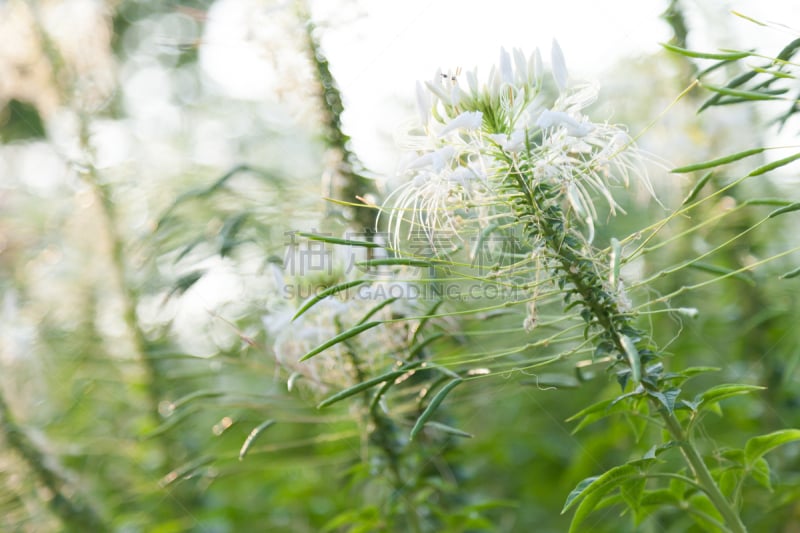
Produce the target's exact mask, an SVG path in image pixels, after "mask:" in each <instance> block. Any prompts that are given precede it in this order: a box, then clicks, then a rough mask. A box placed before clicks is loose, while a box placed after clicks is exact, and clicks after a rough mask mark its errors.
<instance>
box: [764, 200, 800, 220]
mask: <svg viewBox="0 0 800 533" xmlns="http://www.w3.org/2000/svg"><path fill="white" fill-rule="evenodd" d="M798 209H800V202H795V203H793V204H790V205H787V206H785V207H781V208H780V209H776V210H775V211H773V212H772V213H770V214H769V215H767V218H774V217H776V216H778V215H782V214H784V213H791V212H792V211H797V210H798Z"/></svg>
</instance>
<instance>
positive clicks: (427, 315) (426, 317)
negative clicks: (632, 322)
mask: <svg viewBox="0 0 800 533" xmlns="http://www.w3.org/2000/svg"><path fill="white" fill-rule="evenodd" d="M443 303H444V300H436V301H435V302H433V305H432V306H430V307H429V308H428V309H426V310H425V312H424V313H423V314H422V318H421V319H420V320H419V324H417V327H416V329H414V335H413V336H412V337H411V342H410V343H409V344H411V345H413V344H414V343H415V342H417V338H418V337H419V335H420V333H421V332H422V330H423V329H424V328H425V325H426V324H427V323H428V322H430V320H431V319H432V318H433V317H434V315H436V312H437V311H438V310H439V307H440V306H441V305H442V304H443Z"/></svg>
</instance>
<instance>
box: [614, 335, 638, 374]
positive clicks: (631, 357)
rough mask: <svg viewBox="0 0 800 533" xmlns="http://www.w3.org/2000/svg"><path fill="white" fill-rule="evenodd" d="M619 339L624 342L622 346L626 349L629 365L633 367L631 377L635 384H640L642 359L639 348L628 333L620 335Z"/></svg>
mask: <svg viewBox="0 0 800 533" xmlns="http://www.w3.org/2000/svg"><path fill="white" fill-rule="evenodd" d="M619 340H620V342H621V343H622V348H623V349H624V350H625V356H626V357H627V359H628V365H630V368H631V378H632V379H633V383H634V385H639V383H640V382H641V381H642V359H641V358H640V357H639V350H637V349H636V345H635V344H634V343H633V341H632V340H631V338H630V337H628V336H627V335H620V336H619Z"/></svg>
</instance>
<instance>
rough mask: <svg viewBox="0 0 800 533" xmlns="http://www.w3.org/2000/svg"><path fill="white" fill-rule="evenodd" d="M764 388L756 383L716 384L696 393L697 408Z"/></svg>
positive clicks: (707, 406) (704, 407)
mask: <svg viewBox="0 0 800 533" xmlns="http://www.w3.org/2000/svg"><path fill="white" fill-rule="evenodd" d="M765 388H766V387H759V386H758V385H741V384H736V383H728V384H724V385H717V386H716V387H712V388H710V389H708V390H707V391H705V392H703V393H701V394H698V395H697V397H696V398H695V401H697V402H699V409H708V408H710V407H711V406H712V405H714V404H716V403H719V402H720V401H722V400H725V399H727V398H731V397H733V396H740V395H742V394H749V393H751V392H755V391H759V390H764V389H765Z"/></svg>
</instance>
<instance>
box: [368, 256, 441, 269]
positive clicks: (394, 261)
mask: <svg viewBox="0 0 800 533" xmlns="http://www.w3.org/2000/svg"><path fill="white" fill-rule="evenodd" d="M358 265H359V266H363V267H367V268H369V267H376V266H413V267H429V266H432V265H433V262H432V261H428V260H425V259H407V258H404V257H387V258H385V259H371V260H369V261H359V262H358Z"/></svg>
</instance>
